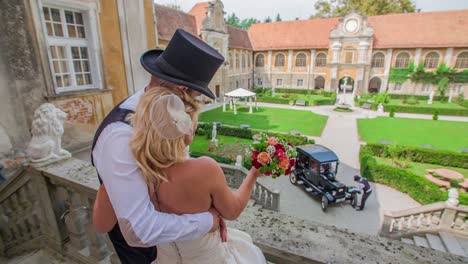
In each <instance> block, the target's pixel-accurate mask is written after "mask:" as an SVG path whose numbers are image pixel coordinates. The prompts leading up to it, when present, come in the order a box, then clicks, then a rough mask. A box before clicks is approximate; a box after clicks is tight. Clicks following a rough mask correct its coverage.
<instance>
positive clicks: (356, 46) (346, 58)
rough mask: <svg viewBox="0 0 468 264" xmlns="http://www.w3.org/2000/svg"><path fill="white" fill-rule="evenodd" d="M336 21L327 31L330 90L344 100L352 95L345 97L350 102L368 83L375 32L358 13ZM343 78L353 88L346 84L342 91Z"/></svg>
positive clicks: (352, 13) (351, 13) (349, 14)
mask: <svg viewBox="0 0 468 264" xmlns="http://www.w3.org/2000/svg"><path fill="white" fill-rule="evenodd" d="M339 21H340V23H339V24H338V25H337V26H336V27H335V28H334V29H333V30H332V31H331V32H330V42H329V43H330V46H329V54H331V58H332V59H331V62H330V64H329V66H330V73H331V74H330V77H331V90H332V91H336V92H337V93H338V94H343V95H344V96H345V97H346V95H345V94H346V93H352V96H351V95H348V98H350V99H351V98H354V95H358V94H360V93H361V92H363V91H364V89H365V87H364V86H365V84H366V83H368V80H367V79H368V75H369V70H370V62H371V57H372V56H371V55H372V43H373V40H374V29H373V28H372V27H370V26H369V25H368V24H367V18H366V17H364V16H362V15H361V14H359V13H357V12H350V13H348V14H347V15H346V16H345V17H343V18H341V19H340V20H339ZM345 78H346V80H351V81H352V82H351V83H352V87H349V85H348V86H347V87H346V89H344V90H343V89H342V87H341V86H342V85H341V84H342V83H343V80H344V79H345ZM349 83H350V82H348V84H349ZM351 104H352V103H351Z"/></svg>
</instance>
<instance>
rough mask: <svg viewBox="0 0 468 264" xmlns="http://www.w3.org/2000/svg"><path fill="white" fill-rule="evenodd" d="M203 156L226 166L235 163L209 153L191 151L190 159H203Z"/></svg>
mask: <svg viewBox="0 0 468 264" xmlns="http://www.w3.org/2000/svg"><path fill="white" fill-rule="evenodd" d="M202 156H207V157H210V158H212V159H214V160H216V162H219V163H224V164H233V163H234V162H235V161H234V160H231V159H230V158H226V157H222V156H218V155H214V154H211V153H208V152H198V151H190V157H193V158H198V157H202Z"/></svg>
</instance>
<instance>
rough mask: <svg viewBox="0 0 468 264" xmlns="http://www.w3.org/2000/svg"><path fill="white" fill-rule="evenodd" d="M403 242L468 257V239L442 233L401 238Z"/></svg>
mask: <svg viewBox="0 0 468 264" xmlns="http://www.w3.org/2000/svg"><path fill="white" fill-rule="evenodd" d="M401 241H402V242H405V243H407V244H411V245H416V246H420V247H425V248H431V249H435V250H438V251H442V252H448V253H452V254H455V255H458V256H462V257H468V238H466V237H461V236H456V235H452V234H449V233H445V232H441V233H439V234H424V235H423V234H421V235H415V236H412V237H410V238H404V237H402V238H401Z"/></svg>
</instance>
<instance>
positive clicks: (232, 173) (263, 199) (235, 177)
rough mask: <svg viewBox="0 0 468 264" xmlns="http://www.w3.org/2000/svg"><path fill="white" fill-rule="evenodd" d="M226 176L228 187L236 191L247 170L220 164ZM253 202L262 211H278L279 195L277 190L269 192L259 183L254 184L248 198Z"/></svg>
mask: <svg viewBox="0 0 468 264" xmlns="http://www.w3.org/2000/svg"><path fill="white" fill-rule="evenodd" d="M220 165H221V168H222V169H223V172H224V175H225V176H226V180H227V183H228V185H229V187H231V188H234V189H237V188H239V187H240V185H241V184H242V181H243V180H244V178H245V177H246V176H247V173H248V171H247V169H245V168H244V167H240V168H238V167H237V168H236V167H235V166H231V165H227V164H220ZM250 198H251V199H253V200H255V204H258V205H261V206H262V207H263V208H264V209H268V210H273V211H277V212H278V211H279V201H280V193H279V191H277V190H270V189H269V188H267V187H266V186H265V185H263V184H262V183H260V182H258V181H257V182H256V183H255V186H254V190H253V192H252V194H251V196H250Z"/></svg>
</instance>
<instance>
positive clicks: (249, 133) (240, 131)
mask: <svg viewBox="0 0 468 264" xmlns="http://www.w3.org/2000/svg"><path fill="white" fill-rule="evenodd" d="M200 128H203V129H204V130H205V131H206V138H208V139H211V131H212V129H213V126H212V124H208V123H199V124H198V129H200ZM216 129H217V133H218V135H223V136H232V137H238V138H247V139H252V137H253V135H255V134H258V133H260V132H264V133H267V134H268V135H270V136H274V137H282V138H284V139H285V140H287V141H288V142H290V143H291V144H293V145H294V146H299V145H306V144H314V143H315V141H314V140H312V139H308V138H307V137H306V136H300V135H290V134H283V133H276V132H269V131H263V130H259V129H248V128H247V129H246V128H240V127H231V126H223V125H221V126H218V127H217V128H216Z"/></svg>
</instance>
